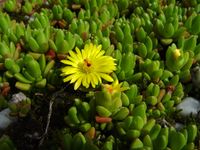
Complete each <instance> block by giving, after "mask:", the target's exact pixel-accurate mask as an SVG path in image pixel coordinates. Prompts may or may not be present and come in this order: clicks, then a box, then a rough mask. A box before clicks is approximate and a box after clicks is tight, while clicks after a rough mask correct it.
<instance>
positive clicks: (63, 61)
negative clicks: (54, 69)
mask: <svg viewBox="0 0 200 150" xmlns="http://www.w3.org/2000/svg"><path fill="white" fill-rule="evenodd" d="M61 62H62V63H64V64H66V65H71V66H73V67H76V66H77V65H76V64H75V63H73V62H71V61H69V60H61Z"/></svg>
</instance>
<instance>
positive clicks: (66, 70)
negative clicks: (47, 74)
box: [61, 66, 79, 75]
mask: <svg viewBox="0 0 200 150" xmlns="http://www.w3.org/2000/svg"><path fill="white" fill-rule="evenodd" d="M61 71H62V72H63V73H62V74H64V75H68V74H73V73H75V72H78V71H79V70H78V69H77V68H74V67H69V66H67V67H64V68H62V69H61Z"/></svg>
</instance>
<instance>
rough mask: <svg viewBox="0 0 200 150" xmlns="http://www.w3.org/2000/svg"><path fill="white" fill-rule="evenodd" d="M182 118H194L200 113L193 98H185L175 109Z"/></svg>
mask: <svg viewBox="0 0 200 150" xmlns="http://www.w3.org/2000/svg"><path fill="white" fill-rule="evenodd" d="M176 108H177V109H178V110H181V111H180V114H181V115H183V116H189V115H190V114H192V115H194V116H196V115H197V113H198V112H199V111H200V102H199V101H198V100H196V99H195V98H193V97H186V98H185V99H183V101H182V102H181V103H180V104H178V105H177V107H176Z"/></svg>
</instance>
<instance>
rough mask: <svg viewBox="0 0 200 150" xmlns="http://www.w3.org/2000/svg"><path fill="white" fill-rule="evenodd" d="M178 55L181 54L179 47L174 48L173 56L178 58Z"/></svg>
mask: <svg viewBox="0 0 200 150" xmlns="http://www.w3.org/2000/svg"><path fill="white" fill-rule="evenodd" d="M180 56H181V52H180V50H179V49H176V50H175V51H174V58H175V59H177V58H179V57H180Z"/></svg>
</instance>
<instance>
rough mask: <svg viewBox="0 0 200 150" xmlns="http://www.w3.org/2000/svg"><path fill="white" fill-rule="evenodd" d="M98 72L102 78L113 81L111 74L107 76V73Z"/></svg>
mask: <svg viewBox="0 0 200 150" xmlns="http://www.w3.org/2000/svg"><path fill="white" fill-rule="evenodd" d="M99 74H100V76H101V77H102V78H103V79H104V80H106V81H109V82H112V81H113V78H112V77H111V76H109V75H107V74H105V73H99Z"/></svg>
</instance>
